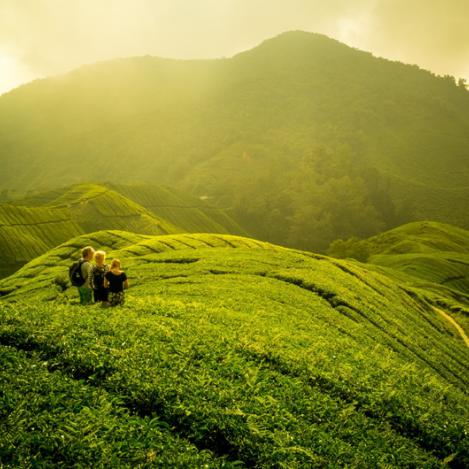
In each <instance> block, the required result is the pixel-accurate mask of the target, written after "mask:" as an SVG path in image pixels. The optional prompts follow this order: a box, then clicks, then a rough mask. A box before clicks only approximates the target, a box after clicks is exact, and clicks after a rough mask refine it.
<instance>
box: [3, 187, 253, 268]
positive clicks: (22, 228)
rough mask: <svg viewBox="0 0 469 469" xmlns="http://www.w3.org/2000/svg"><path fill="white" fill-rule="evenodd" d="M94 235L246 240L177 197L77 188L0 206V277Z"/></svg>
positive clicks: (211, 211)
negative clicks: (185, 234)
mask: <svg viewBox="0 0 469 469" xmlns="http://www.w3.org/2000/svg"><path fill="white" fill-rule="evenodd" d="M139 202H141V203H139ZM99 229H116V230H119V229H120V230H123V229H127V230H132V231H134V232H136V233H142V234H154V235H155V234H169V233H182V232H186V231H189V232H194V231H195V232H204V231H209V232H215V233H216V232H219V233H230V232H231V233H239V234H245V232H244V231H243V230H242V229H241V227H239V225H237V224H236V222H234V221H233V220H232V219H231V217H230V216H229V215H228V214H227V213H226V212H225V211H223V210H220V209H217V208H211V207H210V206H208V205H207V204H206V203H204V202H202V201H200V200H196V199H194V198H193V197H190V196H185V195H184V194H182V193H180V192H177V191H171V190H169V189H166V188H163V187H156V186H154V185H150V184H145V185H133V186H125V185H121V186H112V185H98V184H81V185H75V186H71V187H68V188H64V189H57V190H54V191H49V192H46V193H39V194H36V195H34V196H33V195H31V196H29V197H27V198H25V199H23V200H17V201H15V202H13V203H11V204H3V205H0V240H1V244H0V246H1V247H0V263H1V265H2V267H1V269H0V273H2V274H3V273H11V272H13V271H14V270H16V269H17V268H18V267H19V266H20V265H22V264H24V263H25V262H27V261H29V260H31V259H33V258H35V257H37V256H40V255H41V254H42V253H44V252H46V251H48V250H49V249H51V248H52V247H54V246H57V245H59V244H61V243H63V242H64V241H66V240H68V239H70V238H74V237H76V236H77V235H80V234H84V233H88V232H93V231H96V230H99Z"/></svg>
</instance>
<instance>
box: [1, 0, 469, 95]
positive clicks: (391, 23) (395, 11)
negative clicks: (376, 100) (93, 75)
mask: <svg viewBox="0 0 469 469" xmlns="http://www.w3.org/2000/svg"><path fill="white" fill-rule="evenodd" d="M468 26H469V1H468V0H431V1H428V0H328V1H327V2H326V1H323V0H0V93H3V92H5V91H7V90H9V89H11V88H13V87H15V86H17V85H19V84H21V83H24V82H27V81H30V80H32V79H34V78H39V77H43V76H48V75H54V74H58V73H63V72H66V71H68V70H70V69H73V68H75V67H78V66H80V65H82V64H85V63H91V62H96V61H99V60H105V59H111V58H114V57H126V56H134V55H147V54H150V55H156V56H164V57H174V58H212V57H227V56H231V55H233V54H235V53H237V52H240V51H242V50H246V49H249V48H252V47H254V46H256V45H257V44H259V43H260V42H262V41H263V40H264V39H267V38H269V37H272V36H276V35H278V34H280V33H281V32H284V31H288V30H295V29H302V30H305V31H311V32H319V33H324V34H327V35H329V36H331V37H334V38H336V39H338V40H340V41H342V42H345V43H347V44H349V45H351V46H354V47H358V48H360V49H363V50H368V51H371V52H373V53H374V54H375V55H378V56H382V57H386V58H390V59H395V60H400V61H403V62H406V63H415V64H417V65H419V66H421V67H422V68H426V69H428V70H431V71H433V72H435V73H438V74H440V75H444V74H450V75H454V76H455V77H456V78H459V77H465V78H469V39H468V37H467V30H468Z"/></svg>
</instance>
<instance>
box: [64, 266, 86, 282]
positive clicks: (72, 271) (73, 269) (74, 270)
mask: <svg viewBox="0 0 469 469" xmlns="http://www.w3.org/2000/svg"><path fill="white" fill-rule="evenodd" d="M84 262H85V261H84V260H79V261H76V262H74V263H73V264H72V265H71V266H70V267H69V269H68V276H69V277H70V282H71V283H72V285H73V286H74V287H81V286H82V285H83V284H84V283H85V279H84V277H83V273H82V271H81V266H82V265H83V263H84Z"/></svg>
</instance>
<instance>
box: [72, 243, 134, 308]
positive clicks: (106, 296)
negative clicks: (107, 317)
mask: <svg viewBox="0 0 469 469" xmlns="http://www.w3.org/2000/svg"><path fill="white" fill-rule="evenodd" d="M93 259H94V263H93ZM69 274H70V280H71V282H72V285H73V286H75V287H77V288H78V294H79V295H80V303H81V304H82V305H88V304H91V303H93V302H94V303H101V304H102V305H103V306H118V305H123V304H124V300H125V295H124V290H126V289H127V288H129V281H128V280H127V275H126V273H125V272H124V271H123V270H122V269H121V263H120V260H119V259H113V260H112V262H111V265H110V266H108V265H107V264H106V253H105V252H104V251H95V250H94V249H93V248H92V247H91V246H86V247H85V248H83V249H82V250H81V259H80V260H79V261H77V262H75V263H73V264H72V266H71V267H70V270H69Z"/></svg>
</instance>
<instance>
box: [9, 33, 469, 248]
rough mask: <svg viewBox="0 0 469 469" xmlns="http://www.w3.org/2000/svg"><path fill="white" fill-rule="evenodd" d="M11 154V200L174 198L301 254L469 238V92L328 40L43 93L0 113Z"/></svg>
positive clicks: (82, 79) (290, 42)
mask: <svg viewBox="0 0 469 469" xmlns="http://www.w3.org/2000/svg"><path fill="white" fill-rule="evenodd" d="M0 148H1V150H0V164H1V167H2V171H1V174H0V189H1V190H4V191H5V190H9V191H11V190H13V189H14V190H20V191H25V192H26V191H28V190H37V189H41V188H42V189H44V188H51V187H57V186H60V185H63V184H73V183H81V182H90V181H91V182H103V181H110V180H112V181H114V182H126V183H127V182H131V181H147V182H156V183H159V184H161V183H163V184H168V185H170V186H173V187H177V188H179V189H183V190H184V191H187V192H190V193H191V194H192V195H194V196H196V197H199V198H203V199H206V200H209V201H210V202H211V203H212V204H215V205H217V206H219V207H222V208H225V209H229V210H230V213H231V214H233V215H234V216H235V218H236V219H237V221H238V222H239V223H240V224H241V225H242V226H243V228H245V229H246V230H247V231H248V232H249V233H251V234H253V235H255V236H257V237H260V238H262V239H265V240H269V241H274V242H277V243H282V244H288V245H290V246H294V247H299V248H305V249H316V250H325V249H326V248H327V246H328V245H329V243H330V242H331V241H332V240H334V239H337V238H342V239H346V238H349V237H351V236H358V237H367V236H371V235H373V234H376V233H378V232H379V231H382V230H385V229H389V228H392V227H394V226H397V225H399V224H401V223H404V222H408V221H412V220H421V219H433V220H437V221H442V222H449V223H453V224H456V225H459V226H462V227H469V215H468V214H467V212H464V211H463V210H461V207H463V206H465V205H467V204H468V202H469V188H468V186H467V181H468V178H469V153H468V152H469V150H468V149H469V93H468V92H467V90H466V89H465V87H464V84H463V83H459V84H458V83H456V81H455V80H454V79H453V78H452V77H449V76H447V77H437V76H434V75H433V74H431V73H430V72H427V71H424V70H421V69H419V68H418V67H417V66H412V65H404V64H402V63H398V62H391V61H388V60H385V59H380V58H376V57H374V56H372V55H371V54H369V53H366V52H362V51H359V50H356V49H353V48H350V47H348V46H345V45H343V44H341V43H339V42H337V41H335V40H332V39H329V38H327V37H325V36H322V35H317V34H310V33H303V32H291V33H285V34H282V35H280V36H278V37H276V38H274V39H271V40H268V41H265V42H264V43H262V44H261V45H260V46H258V47H256V48H255V49H253V50H250V51H247V52H244V53H241V54H238V55H236V56H235V57H233V58H230V59H219V60H200V61H181V60H170V59H160V58H154V57H149V56H147V57H139V58H130V59H120V60H116V61H111V62H103V63H98V64H95V65H90V66H85V67H82V68H80V69H78V70H76V71H74V72H72V73H70V74H67V75H64V76H60V77H55V78H50V79H45V80H39V81H36V82H33V83H32V84H29V85H26V86H23V87H20V88H18V89H16V90H14V91H12V92H10V93H8V94H6V95H3V96H2V97H0ZM5 194H8V192H4V196H5ZM5 197H6V196H5Z"/></svg>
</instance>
